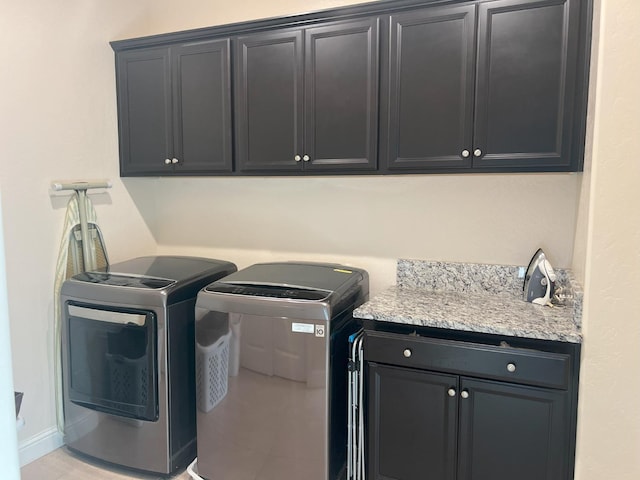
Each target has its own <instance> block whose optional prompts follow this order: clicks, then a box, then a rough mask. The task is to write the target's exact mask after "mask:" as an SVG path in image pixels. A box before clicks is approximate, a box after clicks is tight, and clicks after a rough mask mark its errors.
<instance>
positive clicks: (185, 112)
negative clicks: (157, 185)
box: [171, 39, 233, 173]
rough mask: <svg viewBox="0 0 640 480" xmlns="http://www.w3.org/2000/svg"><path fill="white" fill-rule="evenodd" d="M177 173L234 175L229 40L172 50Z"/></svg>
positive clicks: (175, 165) (175, 166) (183, 46)
mask: <svg viewBox="0 0 640 480" xmlns="http://www.w3.org/2000/svg"><path fill="white" fill-rule="evenodd" d="M171 63H172V66H173V68H172V69H173V88H174V98H175V112H174V113H175V117H174V122H173V123H174V132H173V134H174V145H175V148H174V152H173V153H174V158H176V159H177V160H178V161H177V163H175V164H174V165H173V167H174V171H175V173H180V172H185V173H186V172H189V173H196V172H231V170H232V166H233V165H232V158H233V157H232V151H231V72H230V58H229V40H228V39H224V40H218V41H213V42H206V43H197V44H192V45H181V46H178V47H172V49H171Z"/></svg>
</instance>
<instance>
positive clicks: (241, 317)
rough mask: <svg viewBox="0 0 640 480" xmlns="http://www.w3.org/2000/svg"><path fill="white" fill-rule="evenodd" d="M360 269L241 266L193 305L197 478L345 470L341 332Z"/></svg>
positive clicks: (262, 478) (344, 341)
mask: <svg viewBox="0 0 640 480" xmlns="http://www.w3.org/2000/svg"><path fill="white" fill-rule="evenodd" d="M368 295H369V277H368V274H367V272H366V271H364V270H362V269H359V268H353V267H348V266H344V265H337V264H324V263H302V262H276V263H262V264H256V265H253V266H250V267H248V268H245V269H243V270H240V271H238V272H236V273H233V274H231V275H229V276H227V277H225V278H223V279H221V280H219V281H217V282H214V283H212V284H211V285H209V286H207V287H206V288H204V289H203V290H202V291H201V292H200V293H199V294H198V300H197V303H196V397H197V400H196V401H197V432H198V461H197V471H198V474H199V475H200V476H201V477H203V478H206V479H210V480H216V479H224V478H252V479H255V480H271V479H278V480H298V479H300V478H305V479H307V480H335V479H338V478H344V477H345V463H346V451H347V377H348V373H347V369H348V351H349V348H348V337H349V336H350V335H351V334H353V333H354V332H355V331H357V330H358V329H359V325H358V323H357V321H356V320H354V319H353V316H352V312H353V309H354V308H356V307H357V306H359V305H361V304H362V303H363V302H364V301H366V300H367V298H368Z"/></svg>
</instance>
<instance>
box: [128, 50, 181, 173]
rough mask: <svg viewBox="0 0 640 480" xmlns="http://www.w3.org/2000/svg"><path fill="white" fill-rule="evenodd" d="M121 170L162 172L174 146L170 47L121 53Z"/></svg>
mask: <svg viewBox="0 0 640 480" xmlns="http://www.w3.org/2000/svg"><path fill="white" fill-rule="evenodd" d="M116 65H117V82H118V120H119V133H120V174H121V175H122V176H126V175H143V174H161V173H165V172H166V171H167V169H170V168H171V166H170V165H168V166H167V165H165V163H164V162H165V159H169V162H171V160H170V159H171V152H172V150H173V136H172V125H171V117H172V105H171V69H170V65H169V50H168V49H167V48H149V49H144V50H133V51H128V52H123V53H121V54H119V55H118V57H117V64H116Z"/></svg>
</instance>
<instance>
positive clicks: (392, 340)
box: [364, 331, 571, 389]
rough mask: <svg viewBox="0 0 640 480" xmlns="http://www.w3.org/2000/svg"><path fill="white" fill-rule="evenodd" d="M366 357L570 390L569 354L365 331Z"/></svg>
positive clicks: (370, 359)
mask: <svg viewBox="0 0 640 480" xmlns="http://www.w3.org/2000/svg"><path fill="white" fill-rule="evenodd" d="M364 359H365V360H367V361H372V362H379V363H385V364H389V365H398V366H402V367H410V368H419V369H424V370H431V371H437V372H447V373H453V374H458V375H467V376H475V377H481V378H491V379H496V380H504V381H508V382H512V383H522V384H526V385H536V386H542V387H551V388H559V389H566V388H568V385H569V374H570V369H571V359H570V357H569V355H567V354H561V353H550V352H543V351H538V350H530V349H522V348H513V347H508V346H505V347H502V346H495V345H484V344H480V343H471V342H459V341H455V340H443V339H437V338H429V337H420V336H415V335H401V334H394V333H386V332H377V331H365V337H364Z"/></svg>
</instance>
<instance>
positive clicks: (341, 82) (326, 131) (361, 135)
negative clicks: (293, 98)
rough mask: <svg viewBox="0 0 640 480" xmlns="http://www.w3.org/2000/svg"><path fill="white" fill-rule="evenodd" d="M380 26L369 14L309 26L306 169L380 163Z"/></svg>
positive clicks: (368, 166)
mask: <svg viewBox="0 0 640 480" xmlns="http://www.w3.org/2000/svg"><path fill="white" fill-rule="evenodd" d="M378 30H379V28H378V19H377V18H368V19H365V20H362V21H356V22H349V23H340V24H335V25H328V26H322V27H316V28H309V29H307V30H306V31H305V125H304V131H305V136H304V138H305V141H304V152H303V154H304V155H306V157H303V161H304V168H305V170H333V171H342V170H375V169H376V167H377V143H378V139H377V135H378V75H379V73H378V69H379V67H378ZM307 157H308V158H307Z"/></svg>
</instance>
